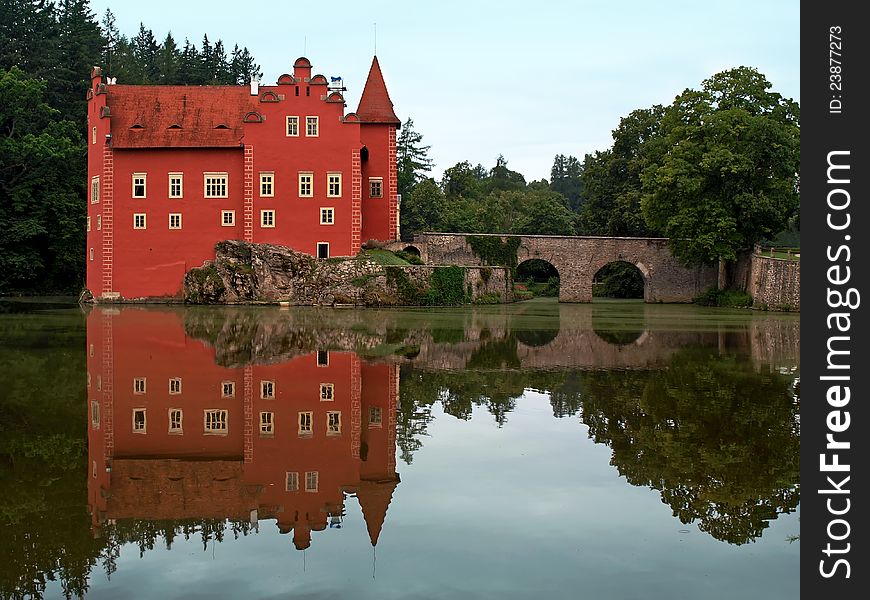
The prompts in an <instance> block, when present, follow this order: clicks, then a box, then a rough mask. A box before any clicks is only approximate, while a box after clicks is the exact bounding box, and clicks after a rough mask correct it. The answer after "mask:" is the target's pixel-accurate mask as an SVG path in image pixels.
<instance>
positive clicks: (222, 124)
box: [215, 123, 229, 129]
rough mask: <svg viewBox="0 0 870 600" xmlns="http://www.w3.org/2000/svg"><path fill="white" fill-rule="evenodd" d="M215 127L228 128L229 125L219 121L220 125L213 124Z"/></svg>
mask: <svg viewBox="0 0 870 600" xmlns="http://www.w3.org/2000/svg"><path fill="white" fill-rule="evenodd" d="M215 129H229V126H227V125H225V124H224V123H221V124H220V125H215Z"/></svg>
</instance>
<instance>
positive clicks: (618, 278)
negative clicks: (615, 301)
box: [592, 260, 650, 302]
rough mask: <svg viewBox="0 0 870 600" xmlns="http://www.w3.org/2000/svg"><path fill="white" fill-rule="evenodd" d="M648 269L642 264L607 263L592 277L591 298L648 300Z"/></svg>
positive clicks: (623, 261)
mask: <svg viewBox="0 0 870 600" xmlns="http://www.w3.org/2000/svg"><path fill="white" fill-rule="evenodd" d="M649 275H650V274H649V269H648V268H647V267H646V265H644V264H643V263H642V262H639V263H637V264H634V263H631V262H628V261H626V260H615V261H613V262H609V263H607V264H606V265H604V266H603V267H601V268H600V269H598V270H597V271H596V272H595V273H594V274H593V275H592V296H593V297H596V296H603V297H609V298H642V299H643V300H644V301H645V302H649V301H650V299H649V297H650V283H649Z"/></svg>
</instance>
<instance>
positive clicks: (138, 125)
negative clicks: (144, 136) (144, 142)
mask: <svg viewBox="0 0 870 600" xmlns="http://www.w3.org/2000/svg"><path fill="white" fill-rule="evenodd" d="M130 129H145V126H144V125H142V124H140V123H133V124H132V125H130Z"/></svg>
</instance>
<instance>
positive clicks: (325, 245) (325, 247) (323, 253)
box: [317, 242, 329, 258]
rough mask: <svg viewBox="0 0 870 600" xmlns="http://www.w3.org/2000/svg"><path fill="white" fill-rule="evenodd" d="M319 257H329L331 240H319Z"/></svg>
mask: <svg viewBox="0 0 870 600" xmlns="http://www.w3.org/2000/svg"><path fill="white" fill-rule="evenodd" d="M317 258H329V242H317Z"/></svg>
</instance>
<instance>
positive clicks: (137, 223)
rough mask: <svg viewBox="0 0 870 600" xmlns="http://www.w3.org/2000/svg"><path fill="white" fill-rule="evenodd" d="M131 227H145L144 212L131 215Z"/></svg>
mask: <svg viewBox="0 0 870 600" xmlns="http://www.w3.org/2000/svg"><path fill="white" fill-rule="evenodd" d="M133 229H145V213H135V214H134V215H133Z"/></svg>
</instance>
